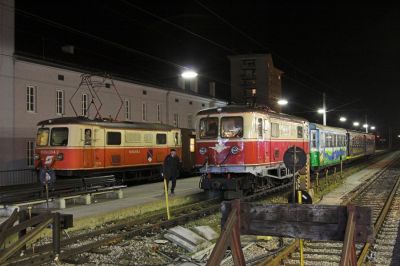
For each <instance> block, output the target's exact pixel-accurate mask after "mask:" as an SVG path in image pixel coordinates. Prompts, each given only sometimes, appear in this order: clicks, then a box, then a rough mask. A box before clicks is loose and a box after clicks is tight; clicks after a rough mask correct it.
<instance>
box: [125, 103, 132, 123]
mask: <svg viewBox="0 0 400 266" xmlns="http://www.w3.org/2000/svg"><path fill="white" fill-rule="evenodd" d="M124 107H125V120H131V102H130V101H129V99H125V101H124Z"/></svg>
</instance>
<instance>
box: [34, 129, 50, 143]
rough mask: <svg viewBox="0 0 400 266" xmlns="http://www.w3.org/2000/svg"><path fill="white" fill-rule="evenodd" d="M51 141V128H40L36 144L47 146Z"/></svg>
mask: <svg viewBox="0 0 400 266" xmlns="http://www.w3.org/2000/svg"><path fill="white" fill-rule="evenodd" d="M48 143H49V129H48V128H39V129H38V132H37V135H36V146H47V145H48Z"/></svg>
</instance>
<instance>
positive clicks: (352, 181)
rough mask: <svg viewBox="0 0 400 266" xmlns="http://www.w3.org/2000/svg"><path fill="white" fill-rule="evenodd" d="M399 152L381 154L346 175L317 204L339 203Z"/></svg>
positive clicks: (399, 153)
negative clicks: (363, 167) (351, 173)
mask: <svg viewBox="0 0 400 266" xmlns="http://www.w3.org/2000/svg"><path fill="white" fill-rule="evenodd" d="M399 155H400V152H392V153H389V154H387V155H383V157H382V158H381V160H379V161H378V162H375V163H373V164H371V165H369V166H368V167H366V168H365V169H363V170H361V171H359V172H357V173H355V174H353V175H351V176H349V177H347V178H346V179H345V180H344V183H343V184H342V185H340V186H338V187H337V188H335V189H334V190H332V191H331V192H329V193H328V194H326V195H324V197H323V198H322V200H320V201H319V202H318V204H322V205H340V204H341V203H342V202H343V200H344V197H345V196H346V195H347V194H348V193H350V192H351V191H353V190H354V189H355V188H357V187H358V186H359V185H361V184H362V183H364V182H366V181H367V180H368V179H370V178H371V177H373V176H374V175H375V174H377V173H378V172H379V171H380V170H382V168H384V167H386V166H387V165H388V164H389V163H390V162H391V161H392V160H393V159H394V158H395V157H398V156H399Z"/></svg>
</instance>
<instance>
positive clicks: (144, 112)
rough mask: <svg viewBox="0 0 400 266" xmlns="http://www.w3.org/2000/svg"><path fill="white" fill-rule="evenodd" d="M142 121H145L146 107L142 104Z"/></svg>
mask: <svg viewBox="0 0 400 266" xmlns="http://www.w3.org/2000/svg"><path fill="white" fill-rule="evenodd" d="M142 120H143V121H146V120H147V105H146V103H142Z"/></svg>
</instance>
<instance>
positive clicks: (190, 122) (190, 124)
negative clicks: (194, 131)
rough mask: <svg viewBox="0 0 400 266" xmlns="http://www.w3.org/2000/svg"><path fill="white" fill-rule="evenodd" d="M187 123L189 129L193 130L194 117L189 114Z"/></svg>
mask: <svg viewBox="0 0 400 266" xmlns="http://www.w3.org/2000/svg"><path fill="white" fill-rule="evenodd" d="M187 123H188V128H193V115H192V114H188V116H187Z"/></svg>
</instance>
